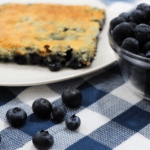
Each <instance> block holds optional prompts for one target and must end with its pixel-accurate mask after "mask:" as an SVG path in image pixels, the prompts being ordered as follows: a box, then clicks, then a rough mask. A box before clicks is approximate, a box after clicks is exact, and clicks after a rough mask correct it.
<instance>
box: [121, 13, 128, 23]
mask: <svg viewBox="0 0 150 150" xmlns="http://www.w3.org/2000/svg"><path fill="white" fill-rule="evenodd" d="M119 17H122V18H124V19H125V20H126V22H129V21H130V14H129V13H126V12H123V13H121V14H120V15H119Z"/></svg>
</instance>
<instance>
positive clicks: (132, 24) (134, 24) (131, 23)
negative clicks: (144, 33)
mask: <svg viewBox="0 0 150 150" xmlns="http://www.w3.org/2000/svg"><path fill="white" fill-rule="evenodd" d="M129 24H130V25H131V26H132V28H133V29H135V27H136V26H137V24H136V23H134V22H129Z"/></svg>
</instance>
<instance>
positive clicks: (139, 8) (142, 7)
mask: <svg viewBox="0 0 150 150" xmlns="http://www.w3.org/2000/svg"><path fill="white" fill-rule="evenodd" d="M146 6H148V4H146V3H141V4H139V5H138V6H137V8H136V9H138V10H142V11H143V10H144V8H145V7H146Z"/></svg>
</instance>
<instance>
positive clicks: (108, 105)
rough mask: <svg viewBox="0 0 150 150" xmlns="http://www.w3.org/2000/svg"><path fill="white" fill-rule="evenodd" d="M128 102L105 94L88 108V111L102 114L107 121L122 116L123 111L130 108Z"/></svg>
mask: <svg viewBox="0 0 150 150" xmlns="http://www.w3.org/2000/svg"><path fill="white" fill-rule="evenodd" d="M132 106H133V105H131V104H130V103H129V102H127V101H125V100H123V99H121V98H118V97H117V96H114V95H112V94H107V95H106V96H104V97H103V98H101V99H99V100H98V101H97V102H96V103H94V104H92V105H91V106H89V107H88V109H90V110H92V111H94V112H96V113H99V114H102V115H104V116H106V117H107V118H109V119H113V118H114V117H116V116H118V115H120V114H122V113H123V112H124V111H126V110H127V109H129V108H130V107H132Z"/></svg>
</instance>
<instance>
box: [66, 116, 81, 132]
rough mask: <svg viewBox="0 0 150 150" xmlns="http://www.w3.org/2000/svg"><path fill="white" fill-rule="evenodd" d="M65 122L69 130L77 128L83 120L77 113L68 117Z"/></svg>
mask: <svg viewBox="0 0 150 150" xmlns="http://www.w3.org/2000/svg"><path fill="white" fill-rule="evenodd" d="M65 123H66V126H67V128H68V129H69V130H76V129H78V128H79V127H80V124H81V120H80V118H79V117H77V116H76V115H73V116H71V117H67V119H66V120H65Z"/></svg>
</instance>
